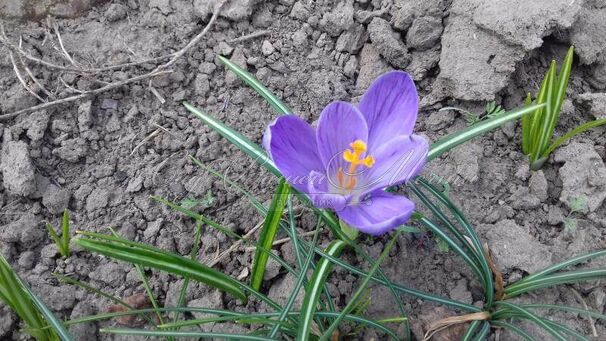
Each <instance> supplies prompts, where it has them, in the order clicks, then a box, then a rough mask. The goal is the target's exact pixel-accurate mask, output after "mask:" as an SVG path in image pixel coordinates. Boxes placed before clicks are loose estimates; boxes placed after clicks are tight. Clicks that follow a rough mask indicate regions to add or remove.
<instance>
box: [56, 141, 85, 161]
mask: <svg viewBox="0 0 606 341" xmlns="http://www.w3.org/2000/svg"><path fill="white" fill-rule="evenodd" d="M87 152H88V145H87V144H86V141H84V139H82V138H75V139H70V140H65V141H62V142H61V147H59V148H55V149H54V150H53V154H54V155H57V156H58V157H59V158H61V159H63V160H65V161H69V162H78V160H80V158H82V157H84V156H86V153H87Z"/></svg>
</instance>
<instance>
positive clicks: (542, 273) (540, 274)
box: [507, 250, 606, 290]
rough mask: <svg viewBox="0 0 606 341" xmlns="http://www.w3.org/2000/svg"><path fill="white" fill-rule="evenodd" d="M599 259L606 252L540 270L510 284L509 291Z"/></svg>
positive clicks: (592, 253)
mask: <svg viewBox="0 0 606 341" xmlns="http://www.w3.org/2000/svg"><path fill="white" fill-rule="evenodd" d="M599 257H606V250H601V251H594V252H590V253H587V254H584V255H580V256H576V257H573V258H571V259H568V260H565V261H563V262H560V263H557V264H554V265H550V266H548V267H547V268H545V269H543V270H540V271H538V272H535V273H533V274H531V275H528V276H526V277H524V278H522V279H521V280H519V281H517V282H515V283H512V284H510V285H509V286H507V289H509V290H515V289H516V288H518V287H520V286H521V285H523V284H524V283H527V282H530V281H532V280H535V279H540V278H544V277H545V276H547V275H550V274H552V273H555V272H556V271H559V270H562V269H564V268H567V267H569V266H573V265H577V264H581V263H583V262H586V261H589V260H592V259H595V258H599Z"/></svg>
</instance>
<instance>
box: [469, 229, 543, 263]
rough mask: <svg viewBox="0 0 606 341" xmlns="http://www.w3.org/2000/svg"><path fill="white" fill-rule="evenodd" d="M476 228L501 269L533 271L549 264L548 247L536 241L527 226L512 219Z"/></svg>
mask: <svg viewBox="0 0 606 341" xmlns="http://www.w3.org/2000/svg"><path fill="white" fill-rule="evenodd" d="M478 230H479V231H480V232H481V233H482V234H483V235H484V236H485V238H486V241H487V243H488V247H489V248H490V252H491V253H492V255H493V258H494V260H495V262H496V264H497V267H499V268H500V269H502V270H503V271H511V270H513V269H520V270H522V271H526V272H528V273H533V272H536V271H538V270H541V269H543V268H545V267H547V266H549V265H551V252H550V251H549V248H548V247H547V246H545V245H543V244H541V243H540V242H538V241H536V240H535V239H534V238H533V237H532V236H531V235H530V233H529V231H528V228H527V227H523V226H519V225H518V224H516V222H515V221H513V220H502V221H500V222H498V223H496V224H482V225H479V226H478Z"/></svg>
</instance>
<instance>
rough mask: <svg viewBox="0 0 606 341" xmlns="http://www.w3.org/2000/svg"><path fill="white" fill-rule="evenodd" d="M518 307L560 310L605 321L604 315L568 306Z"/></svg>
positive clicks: (522, 305) (527, 305)
mask: <svg viewBox="0 0 606 341" xmlns="http://www.w3.org/2000/svg"><path fill="white" fill-rule="evenodd" d="M520 307H522V308H526V309H553V310H560V311H564V312H569V313H576V314H579V315H585V316H589V317H593V318H596V319H599V320H603V321H606V315H604V314H601V313H598V312H597V311H591V310H587V309H581V308H575V307H569V306H565V305H558V304H520Z"/></svg>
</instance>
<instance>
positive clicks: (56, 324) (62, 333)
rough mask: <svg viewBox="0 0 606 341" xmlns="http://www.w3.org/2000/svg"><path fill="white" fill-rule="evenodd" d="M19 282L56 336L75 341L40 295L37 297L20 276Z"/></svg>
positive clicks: (63, 340)
mask: <svg viewBox="0 0 606 341" xmlns="http://www.w3.org/2000/svg"><path fill="white" fill-rule="evenodd" d="M17 280H18V281H19V283H20V285H21V287H22V288H23V290H25V292H27V293H28V294H29V297H30V299H31V300H32V302H33V303H34V305H35V306H36V308H38V311H40V312H41V313H42V315H43V316H44V319H45V320H46V321H47V322H48V323H49V325H50V326H51V328H52V329H53V331H54V332H55V333H56V335H57V336H59V338H60V339H61V340H62V341H73V340H74V339H73V337H72V336H71V334H70V333H69V332H68V331H67V329H65V326H63V323H61V321H59V319H57V318H56V317H55V315H54V314H53V313H52V312H51V311H50V309H49V308H48V307H47V306H46V304H44V302H43V301H42V300H41V299H40V298H39V297H38V295H36V294H35V293H34V292H33V291H32V290H31V289H30V288H29V287H28V286H27V285H26V284H25V283H24V282H23V280H21V278H19V276H17Z"/></svg>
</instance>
